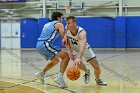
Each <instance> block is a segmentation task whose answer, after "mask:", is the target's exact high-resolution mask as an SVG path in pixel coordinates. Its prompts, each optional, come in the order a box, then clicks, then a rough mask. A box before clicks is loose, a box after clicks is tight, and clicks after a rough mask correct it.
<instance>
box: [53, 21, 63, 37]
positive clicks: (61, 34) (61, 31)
mask: <svg viewBox="0 0 140 93" xmlns="http://www.w3.org/2000/svg"><path fill="white" fill-rule="evenodd" d="M55 29H56V30H58V31H59V33H60V36H61V37H62V39H63V38H64V37H65V32H64V25H63V24H62V23H56V24H55Z"/></svg>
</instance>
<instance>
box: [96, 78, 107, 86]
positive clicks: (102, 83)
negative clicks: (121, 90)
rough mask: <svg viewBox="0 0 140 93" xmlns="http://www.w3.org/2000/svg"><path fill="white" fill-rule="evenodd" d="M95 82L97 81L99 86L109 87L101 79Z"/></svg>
mask: <svg viewBox="0 0 140 93" xmlns="http://www.w3.org/2000/svg"><path fill="white" fill-rule="evenodd" d="M95 81H96V84H97V85H102V86H107V83H106V82H105V81H102V80H101V79H99V80H96V79H95Z"/></svg>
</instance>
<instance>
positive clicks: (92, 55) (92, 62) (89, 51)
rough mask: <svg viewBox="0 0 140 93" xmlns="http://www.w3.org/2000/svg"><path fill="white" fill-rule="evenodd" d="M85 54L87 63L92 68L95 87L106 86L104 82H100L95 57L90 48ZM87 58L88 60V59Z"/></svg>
mask: <svg viewBox="0 0 140 93" xmlns="http://www.w3.org/2000/svg"><path fill="white" fill-rule="evenodd" d="M86 52H87V53H88V54H87V55H85V56H86V59H87V62H89V63H90V64H91V66H92V67H93V68H94V75H95V78H96V79H95V80H96V84H97V85H107V83H106V82H104V81H102V80H101V79H100V74H101V69H100V66H99V63H98V60H97V59H96V55H95V54H94V52H93V51H92V50H91V48H89V49H87V50H86ZM88 57H89V58H88Z"/></svg>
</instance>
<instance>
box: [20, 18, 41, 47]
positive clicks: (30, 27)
mask: <svg viewBox="0 0 140 93" xmlns="http://www.w3.org/2000/svg"><path fill="white" fill-rule="evenodd" d="M20 26H21V39H20V40H21V48H35V47H36V42H37V38H38V36H39V34H40V32H39V27H38V20H37V19H31V18H22V19H20Z"/></svg>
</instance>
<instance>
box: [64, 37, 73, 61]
mask: <svg viewBox="0 0 140 93" xmlns="http://www.w3.org/2000/svg"><path fill="white" fill-rule="evenodd" d="M65 46H66V49H67V52H68V55H69V57H70V59H71V60H73V61H74V55H73V53H72V50H71V47H70V41H69V40H67V44H66V45H65Z"/></svg>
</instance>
